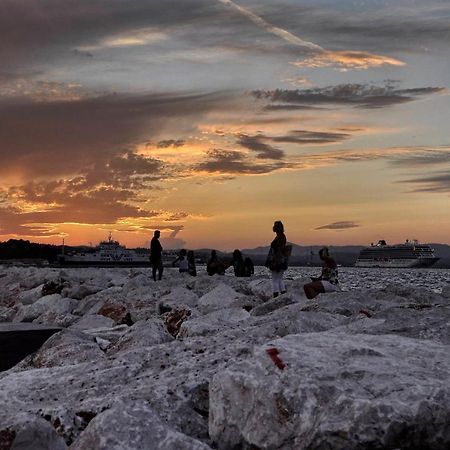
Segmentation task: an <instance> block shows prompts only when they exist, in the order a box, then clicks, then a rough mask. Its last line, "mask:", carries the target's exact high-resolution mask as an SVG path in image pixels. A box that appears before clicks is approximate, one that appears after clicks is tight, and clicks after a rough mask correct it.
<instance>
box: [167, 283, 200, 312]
mask: <svg viewBox="0 0 450 450" xmlns="http://www.w3.org/2000/svg"><path fill="white" fill-rule="evenodd" d="M197 304H198V296H197V295H196V294H195V293H194V292H193V291H192V290H190V289H186V288H185V287H182V286H177V287H175V288H174V289H173V290H171V291H170V293H168V294H166V295H164V296H162V297H161V299H160V300H159V302H158V312H159V313H160V314H163V313H165V312H168V311H171V310H173V309H177V308H186V307H187V308H189V309H190V308H192V307H195V306H197Z"/></svg>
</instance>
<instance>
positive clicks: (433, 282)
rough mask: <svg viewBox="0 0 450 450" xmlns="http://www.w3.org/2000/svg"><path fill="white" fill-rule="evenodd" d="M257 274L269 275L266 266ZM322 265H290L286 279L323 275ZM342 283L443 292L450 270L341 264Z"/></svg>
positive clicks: (349, 287) (354, 286)
mask: <svg viewBox="0 0 450 450" xmlns="http://www.w3.org/2000/svg"><path fill="white" fill-rule="evenodd" d="M255 274H256V275H263V274H267V275H269V271H268V269H266V268H265V267H260V266H258V267H255ZM319 274H320V267H290V268H289V269H288V270H287V271H286V274H285V277H286V278H291V279H298V278H307V277H309V276H311V275H315V276H317V275H319ZM339 282H340V285H341V288H342V290H343V291H351V290H356V289H371V288H378V289H379V288H383V287H385V286H386V285H388V284H390V283H400V284H404V285H408V286H420V287H425V288H428V289H431V290H433V291H434V292H438V293H440V292H442V288H443V287H444V286H447V285H449V284H450V269H377V268H374V269H364V268H356V267H340V268H339Z"/></svg>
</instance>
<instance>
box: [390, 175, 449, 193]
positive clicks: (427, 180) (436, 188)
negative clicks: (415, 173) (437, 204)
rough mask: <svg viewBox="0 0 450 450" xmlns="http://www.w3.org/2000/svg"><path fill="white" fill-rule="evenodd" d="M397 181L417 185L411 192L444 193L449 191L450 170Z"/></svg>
mask: <svg viewBox="0 0 450 450" xmlns="http://www.w3.org/2000/svg"><path fill="white" fill-rule="evenodd" d="M398 183H404V184H410V185H413V186H418V187H416V188H413V190H412V192H430V193H445V192H450V172H449V171H446V172H436V173H435V174H434V175H430V176H428V177H417V178H411V179H409V180H403V181H399V182H398Z"/></svg>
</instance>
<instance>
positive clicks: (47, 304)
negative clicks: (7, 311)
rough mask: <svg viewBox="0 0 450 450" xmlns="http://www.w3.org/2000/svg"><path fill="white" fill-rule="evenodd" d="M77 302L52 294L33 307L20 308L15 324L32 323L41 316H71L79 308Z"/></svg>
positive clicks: (32, 305) (42, 298)
mask: <svg viewBox="0 0 450 450" xmlns="http://www.w3.org/2000/svg"><path fill="white" fill-rule="evenodd" d="M77 303H78V302H77V301H76V300H73V299H71V298H64V297H61V295H60V294H51V295H46V296H44V297H41V298H40V299H39V300H38V301H36V302H34V303H33V304H31V305H24V306H20V307H19V310H18V312H17V314H16V316H15V317H14V322H32V321H33V320H34V319H37V318H38V317H39V316H40V315H41V314H45V313H49V312H51V313H55V314H70V313H71V312H72V311H73V310H74V309H75V308H76V306H77Z"/></svg>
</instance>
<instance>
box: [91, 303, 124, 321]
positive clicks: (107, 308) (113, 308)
mask: <svg viewBox="0 0 450 450" xmlns="http://www.w3.org/2000/svg"><path fill="white" fill-rule="evenodd" d="M98 314H100V315H102V316H105V317H109V318H110V319H112V320H114V322H116V323H117V324H121V323H124V321H126V317H127V314H129V311H128V308H127V306H126V305H124V304H118V303H117V302H116V301H107V302H105V303H103V305H102V306H101V307H100V309H99V310H98ZM130 319H131V318H130Z"/></svg>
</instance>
